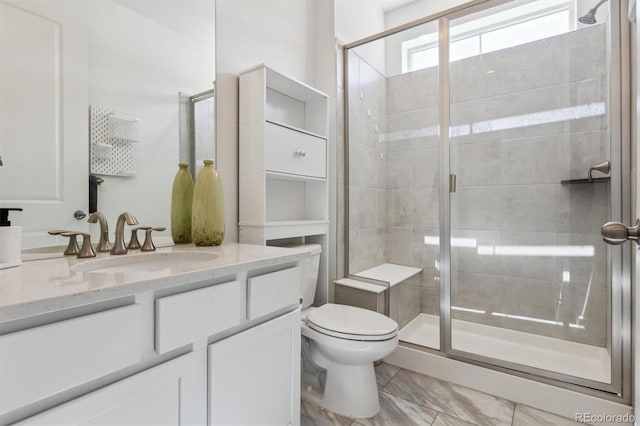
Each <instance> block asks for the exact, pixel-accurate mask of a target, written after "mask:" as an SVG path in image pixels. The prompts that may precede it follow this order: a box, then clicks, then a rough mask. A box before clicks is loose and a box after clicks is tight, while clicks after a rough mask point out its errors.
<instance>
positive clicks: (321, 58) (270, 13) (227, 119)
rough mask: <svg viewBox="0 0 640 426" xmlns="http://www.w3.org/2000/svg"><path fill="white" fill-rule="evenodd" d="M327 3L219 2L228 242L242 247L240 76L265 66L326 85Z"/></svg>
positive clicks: (219, 102)
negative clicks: (322, 75)
mask: <svg viewBox="0 0 640 426" xmlns="http://www.w3.org/2000/svg"><path fill="white" fill-rule="evenodd" d="M327 2H329V0H217V1H216V68H217V81H216V90H217V99H216V107H217V115H216V126H217V132H216V142H217V145H218V152H217V158H218V170H219V172H220V174H221V177H222V181H223V185H224V194H225V215H226V237H225V241H226V242H232V241H238V74H239V73H240V72H241V71H243V70H245V69H247V68H250V67H252V66H254V65H257V64H261V63H265V64H268V65H269V66H270V67H272V68H274V69H276V70H277V71H279V72H281V73H283V74H286V75H288V76H290V77H292V78H295V79H297V80H300V81H302V82H304V83H307V84H310V85H312V86H316V82H320V81H322V79H321V78H320V76H319V74H320V73H319V72H318V71H319V70H320V69H325V65H326V62H327V61H332V60H333V61H335V54H334V53H333V50H330V49H331V45H329V44H327V43H326V39H324V40H325V41H324V42H318V41H317V40H318V39H317V37H316V34H319V35H325V36H326V35H327V34H331V35H332V34H333V21H332V18H331V11H330V10H329V11H328V13H327V10H326V7H327V4H326V3H327ZM318 12H322V13H318ZM330 18H331V19H330ZM332 69H335V68H332ZM328 85H331V82H329V83H328ZM328 85H326V82H325V84H323V85H322V86H324V87H320V88H321V89H324V90H327V88H328ZM334 143H335V142H334ZM330 144H331V141H330Z"/></svg>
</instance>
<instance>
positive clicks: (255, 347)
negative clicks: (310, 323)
mask: <svg viewBox="0 0 640 426" xmlns="http://www.w3.org/2000/svg"><path fill="white" fill-rule="evenodd" d="M299 351H300V312H299V311H294V312H291V313H288V314H286V315H283V316H280V317H278V318H276V319H273V320H271V321H268V322H266V323H263V324H261V325H259V326H257V327H254V328H251V329H249V330H247V331H244V332H242V333H239V334H236V335H234V336H231V337H229V338H227V339H225V340H222V341H220V342H218V343H215V344H213V345H210V346H209V424H210V425H211V426H230V425H239V426H240V425H265V426H266V425H294V424H298V423H299V421H300V402H299V401H300V352H299Z"/></svg>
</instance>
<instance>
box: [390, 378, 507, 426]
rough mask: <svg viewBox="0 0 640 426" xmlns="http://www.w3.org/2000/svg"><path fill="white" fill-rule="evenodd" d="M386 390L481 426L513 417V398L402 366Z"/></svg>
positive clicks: (500, 423) (502, 424)
mask: <svg viewBox="0 0 640 426" xmlns="http://www.w3.org/2000/svg"><path fill="white" fill-rule="evenodd" d="M384 391H385V392H387V393H390V394H392V395H394V396H398V397H401V398H404V399H407V400H409V401H413V402H415V403H416V404H421V405H424V406H427V407H430V408H433V409H435V410H437V411H440V412H441V413H445V414H449V415H452V416H454V417H457V418H459V419H461V420H465V421H468V422H472V423H474V424H476V425H478V426H511V421H512V419H513V411H514V404H513V403H512V402H510V401H507V400H504V399H501V398H497V397H495V396H492V395H489V394H486V393H483V392H478V391H476V390H473V389H469V388H466V387H463V386H459V385H455V384H453V383H448V382H443V381H441V380H437V379H434V378H432V377H428V376H424V375H422V374H416V373H413V372H409V371H406V370H402V369H401V370H400V371H399V372H398V374H396V375H395V377H394V378H393V379H391V380H390V381H389V383H388V384H387V385H386V386H385V387H384Z"/></svg>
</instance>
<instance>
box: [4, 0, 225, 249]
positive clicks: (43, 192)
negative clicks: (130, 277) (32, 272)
mask: <svg viewBox="0 0 640 426" xmlns="http://www.w3.org/2000/svg"><path fill="white" fill-rule="evenodd" d="M214 13H215V0H91V1H86V0H0V52H2V54H1V55H0V158H2V163H3V165H2V166H0V206H2V207H22V208H23V209H24V211H23V212H22V214H16V215H14V216H13V217H12V218H11V220H12V223H13V224H14V225H22V226H23V249H30V248H33V247H39V246H52V245H64V244H66V241H65V240H64V239H62V238H61V237H51V236H49V235H47V231H48V230H51V229H71V230H78V231H85V232H86V231H88V230H89V231H90V232H91V234H92V242H94V243H95V242H97V239H98V236H99V229H98V225H91V226H90V225H89V224H88V223H87V218H88V216H89V188H90V186H91V185H90V184H89V174H92V175H96V176H97V177H99V178H100V179H99V180H98V181H99V182H101V183H100V185H98V186H97V210H98V211H101V212H103V213H104V214H105V215H106V217H107V219H108V221H109V230H110V234H111V240H113V231H114V230H115V222H116V219H117V217H118V215H119V214H120V213H122V212H125V211H128V212H131V213H133V214H134V215H135V216H136V217H137V219H138V222H139V224H140V226H144V225H148V226H165V227H166V228H167V230H166V231H165V232H164V233H162V234H161V235H158V236H157V237H155V238H154V241H156V242H160V243H161V242H162V241H163V240H168V241H170V235H171V233H170V205H171V189H172V183H173V178H174V176H175V173H176V172H177V170H178V163H179V162H188V163H192V162H193V161H194V159H195V160H198V161H199V162H200V163H201V160H202V159H204V158H215V131H214V130H215V116H214V112H215V106H214V105H215V104H214V99H215V95H214V80H215V47H214V46H215V30H214V26H215V16H214ZM192 170H193V169H192ZM83 215H84V216H83ZM78 217H80V219H78ZM127 234H128V232H127ZM36 251H37V250H36Z"/></svg>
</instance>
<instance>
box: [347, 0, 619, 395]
mask: <svg viewBox="0 0 640 426" xmlns="http://www.w3.org/2000/svg"><path fill="white" fill-rule="evenodd" d="M591 3H593V2H588V1H586V0H568V1H562V0H559V1H554V2H549V1H545V0H534V1H511V2H493V1H487V2H481V3H479V4H476V5H475V6H473V7H470V8H462V7H460V8H457V9H453V10H451V11H449V12H445V14H443V15H441V16H435V17H430V18H425V19H422V20H419V21H416V22H413V23H411V24H407V25H405V26H403V27H401V28H398V29H394V30H389V31H387V32H385V33H382V34H379V35H375V36H372V37H370V38H368V39H365V40H363V41H360V42H356V43H352V44H350V45H347V46H345V49H344V68H345V69H344V91H345V154H344V156H345V181H346V182H345V189H346V192H345V194H346V195H345V232H344V233H345V241H346V245H345V247H346V250H345V260H346V261H345V267H346V271H347V274H346V275H347V276H348V277H351V278H354V279H362V280H363V281H369V282H372V283H374V284H375V283H377V284H381V285H383V286H386V287H385V290H386V291H388V292H389V293H390V294H393V293H392V292H393V291H394V287H393V285H394V283H391V284H390V282H389V280H386V282H385V279H382V278H380V277H378V278H379V279H377V280H372V279H371V278H372V276H371V274H370V271H372V270H376V271H378V270H380V268H409V269H407V270H409V271H418V273H417V275H416V274H415V273H414V274H413V275H412V279H410V280H407V281H406V282H404V283H401V284H398V285H400V286H403V287H404V289H403V290H402V291H400V290H397V291H396V294H397V297H395V299H393V298H392V299H391V306H387V313H390V312H391V313H393V314H394V315H393V317H394V319H396V320H397V321H398V322H399V325H400V327H401V330H400V340H401V342H402V343H401V344H403V345H409V346H412V347H416V348H426V349H429V350H438V351H440V352H442V353H443V354H446V355H447V356H453V357H456V358H459V359H463V360H467V361H471V362H476V363H481V364H483V365H486V366H488V367H490V368H496V369H502V370H503V371H513V370H515V371H519V372H520V373H523V374H528V375H530V376H531V377H535V378H540V379H543V380H546V381H549V380H551V381H553V382H554V383H555V384H557V385H559V386H572V387H576V385H577V386H578V387H579V388H580V389H582V390H583V391H584V392H594V391H593V390H594V389H595V390H597V391H596V392H597V393H598V394H599V395H605V396H606V395H609V396H608V397H611V398H623V399H628V398H629V386H630V383H629V382H630V369H629V368H630V360H629V354H630V344H629V339H630V334H629V333H630V332H629V326H630V315H629V310H630V305H629V302H628V300H629V297H628V292H629V282H628V281H629V277H628V274H623V271H624V270H628V261H629V252H628V250H629V249H628V247H627V248H621V247H615V246H608V245H606V244H605V243H604V242H603V241H602V240H601V238H600V227H601V226H602V225H603V224H604V223H605V222H608V221H613V220H615V221H622V222H629V220H628V219H629V218H628V217H626V216H625V214H626V213H625V211H626V210H625V209H623V207H624V206H625V205H628V204H625V203H628V199H627V197H626V195H625V196H624V197H623V194H629V193H630V192H629V191H630V189H629V185H630V183H629V182H628V181H627V180H626V179H623V176H628V175H629V173H628V168H629V164H627V162H626V159H625V158H628V156H629V154H628V150H629V146H628V145H629V144H628V138H625V137H624V134H625V133H624V129H623V127H622V123H621V122H620V119H619V117H620V116H621V108H623V107H622V105H623V99H622V93H621V89H620V87H621V84H622V83H621V80H622V73H621V66H620V58H621V51H620V47H619V46H620V44H621V43H620V37H621V31H620V25H621V24H620V22H621V19H622V18H621V14H620V4H619V3H618V2H613V1H610V2H606V3H604V4H602V5H601V7H600V8H599V9H598V11H597V13H596V14H595V15H594V16H593V18H594V19H595V20H596V22H595V23H590V24H589V23H583V22H582V21H585V22H590V20H588V19H580V18H581V17H582V16H584V14H585V13H587V12H588V11H589V9H590V8H591V6H593V4H591ZM625 141H626V142H625ZM625 156H626V157H625ZM625 169H626V171H627V172H626V173H625ZM411 268H413V269H411ZM625 268H627V269H625ZM409 275H411V274H409ZM390 285H391V288H388V287H389V286H390Z"/></svg>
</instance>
